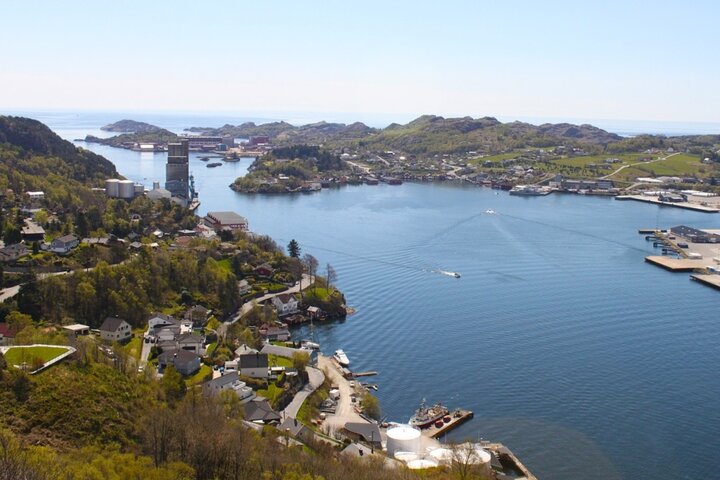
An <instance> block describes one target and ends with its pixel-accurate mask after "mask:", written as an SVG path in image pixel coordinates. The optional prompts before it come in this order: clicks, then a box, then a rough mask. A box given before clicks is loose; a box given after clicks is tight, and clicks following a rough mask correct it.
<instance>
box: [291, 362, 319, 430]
mask: <svg viewBox="0 0 720 480" xmlns="http://www.w3.org/2000/svg"><path fill="white" fill-rule="evenodd" d="M307 372H308V377H309V381H308V383H307V384H306V385H305V386H304V387H303V389H302V390H300V391H299V392H298V393H296V394H295V397H294V398H293V400H292V402H290V404H289V405H288V406H287V407H285V410H283V411H282V412H280V415H281V416H282V417H283V418H288V417H289V418H297V414H298V411H299V410H300V407H301V406H302V404H303V403H305V400H307V398H308V397H309V396H310V395H312V393H313V392H314V391H315V390H317V389H318V388H319V387H320V385H322V384H323V382H324V381H325V375H323V372H322V371H321V370H319V369H317V368H314V367H307Z"/></svg>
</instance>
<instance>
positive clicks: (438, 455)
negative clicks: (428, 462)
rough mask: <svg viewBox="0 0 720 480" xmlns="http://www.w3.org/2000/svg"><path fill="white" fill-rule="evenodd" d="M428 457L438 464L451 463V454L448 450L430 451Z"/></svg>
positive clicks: (436, 449) (437, 449)
mask: <svg viewBox="0 0 720 480" xmlns="http://www.w3.org/2000/svg"><path fill="white" fill-rule="evenodd" d="M430 456H431V457H432V458H434V459H435V460H437V461H438V462H440V463H445V464H449V463H452V458H453V452H452V450H450V449H449V448H435V449H433V450H430Z"/></svg>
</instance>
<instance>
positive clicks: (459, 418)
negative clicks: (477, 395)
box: [420, 409, 473, 438]
mask: <svg viewBox="0 0 720 480" xmlns="http://www.w3.org/2000/svg"><path fill="white" fill-rule="evenodd" d="M448 416H449V417H450V421H449V422H447V423H445V422H443V424H442V426H440V427H436V426H435V424H432V425H430V426H429V427H427V428H423V429H422V430H421V431H420V432H421V433H422V434H423V436H425V437H429V438H438V437H440V436H442V435H443V434H445V433H447V432H449V431H450V430H452V429H454V428H456V427H459V426H460V425H462V424H463V423H465V422H467V421H468V420H470V419H471V418H473V412H471V411H470V410H462V409H457V410H455V411H454V412H452V413H451V414H450V415H448Z"/></svg>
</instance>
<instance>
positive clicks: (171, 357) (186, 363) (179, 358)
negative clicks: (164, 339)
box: [158, 350, 200, 376]
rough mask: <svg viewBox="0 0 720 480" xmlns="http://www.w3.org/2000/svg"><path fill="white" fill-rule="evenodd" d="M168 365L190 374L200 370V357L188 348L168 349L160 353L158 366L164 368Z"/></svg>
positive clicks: (184, 373)
mask: <svg viewBox="0 0 720 480" xmlns="http://www.w3.org/2000/svg"><path fill="white" fill-rule="evenodd" d="M168 365H172V366H174V367H175V370H177V371H178V372H180V373H181V374H182V375H185V376H189V375H192V374H194V373H195V372H197V371H198V370H200V357H199V356H198V355H196V354H195V353H193V352H191V351H188V350H168V351H166V352H163V353H161V354H160V355H158V366H159V367H160V368H161V369H163V370H164V369H165V368H167V366H168Z"/></svg>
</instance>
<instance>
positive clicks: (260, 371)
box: [238, 353, 269, 378]
mask: <svg viewBox="0 0 720 480" xmlns="http://www.w3.org/2000/svg"><path fill="white" fill-rule="evenodd" d="M268 366H269V363H268V356H267V354H265V353H247V354H244V355H240V357H239V358H238V372H239V373H240V375H244V376H246V377H250V378H267V377H268Z"/></svg>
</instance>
